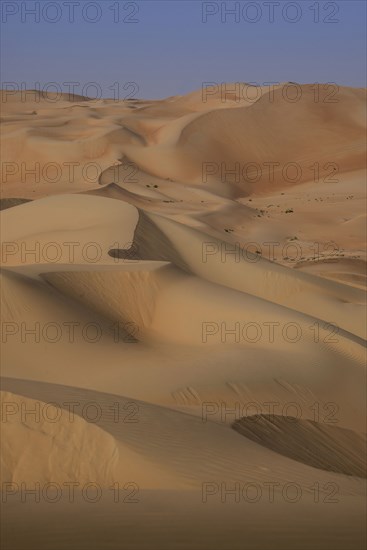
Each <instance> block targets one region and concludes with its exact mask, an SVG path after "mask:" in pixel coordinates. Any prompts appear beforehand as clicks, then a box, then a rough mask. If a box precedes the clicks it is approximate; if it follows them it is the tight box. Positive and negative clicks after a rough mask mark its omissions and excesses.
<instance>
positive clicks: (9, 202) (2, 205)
mask: <svg viewBox="0 0 367 550" xmlns="http://www.w3.org/2000/svg"><path fill="white" fill-rule="evenodd" d="M26 202H30V200H29V199H17V198H15V197H14V198H11V199H0V210H6V209H7V208H13V207H14V206H18V205H19V204H25V203H26Z"/></svg>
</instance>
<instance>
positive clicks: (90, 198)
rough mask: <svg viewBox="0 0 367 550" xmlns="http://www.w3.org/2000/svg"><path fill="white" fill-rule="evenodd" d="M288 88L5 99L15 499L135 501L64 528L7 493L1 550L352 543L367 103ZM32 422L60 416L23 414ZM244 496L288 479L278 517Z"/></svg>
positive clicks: (7, 431)
mask: <svg viewBox="0 0 367 550" xmlns="http://www.w3.org/2000/svg"><path fill="white" fill-rule="evenodd" d="M244 90H245V91H246V92H248V94H249V95H247V96H244ZM287 90H288V91H289V83H283V84H281V85H279V86H277V87H275V89H274V90H272V92H269V89H267V88H261V89H259V90H258V91H257V93H258V95H257V96H256V97H255V96H254V95H251V94H253V93H254V92H255V90H253V89H251V87H249V86H248V85H246V84H245V83H243V84H242V85H241V86H240V87H239V88H238V87H236V86H234V85H233V84H232V85H231V84H228V85H227V86H226V87H225V88H224V89H223V88H222V87H220V86H219V87H209V88H208V89H207V90H204V92H203V90H198V91H194V92H192V93H190V94H188V95H186V96H174V97H170V98H167V99H164V100H159V101H149V100H134V101H114V100H112V99H103V100H98V101H95V100H91V99H89V98H85V97H82V96H69V95H68V94H65V95H63V96H62V97H59V98H56V97H53V96H51V95H47V94H46V95H45V94H39V93H33V92H32V93H29V94H27V97H26V99H25V98H24V96H22V95H21V94H14V95H9V96H8V98H7V101H6V102H5V108H4V110H3V114H2V122H3V124H2V136H1V139H2V143H3V144H4V148H3V149H4V151H3V170H2V177H3V180H2V184H1V190H2V202H1V209H2V212H1V229H2V268H3V269H2V274H1V322H2V342H3V354H2V359H3V360H2V392H3V393H2V405H3V406H2V414H3V420H4V415H5V420H4V421H3V426H4V432H3V435H4V438H5V440H6V443H5V445H3V449H2V472H1V475H2V481H3V482H10V483H12V482H13V483H17V484H18V485H19V486H20V485H21V483H22V482H23V481H24V482H26V483H27V484H32V483H36V482H39V483H42V484H45V483H49V482H58V483H60V484H62V483H63V482H65V481H66V482H68V481H78V482H80V483H88V482H89V481H92V482H95V483H98V484H99V486H100V488H101V491H102V494H103V497H106V496H107V497H108V495H111V494H112V493H111V485H113V484H114V483H117V484H119V486H120V487H124V486H125V484H129V483H130V484H133V485H132V486H133V488H134V491H135V490H136V491H137V493H139V496H140V497H141V500H139V504H137V503H135V504H133V506H130V507H128V508H129V509H128V510H127V509H126V510H125V511H124V513H121V509H119V508H118V507H115V508H113V505H112V504H111V502H109V503H108V502H107V501H106V498H105V500H103V499H102V500H103V501H101V502H98V505H96V507H95V508H93V510H92V511H91V510H89V511H88V509H87V508H86V503H85V501H83V498H82V494H81V493H80V492H78V491H79V489H78V491H77V496H78V499H79V501H78V504H76V507H75V509H74V510H77V513H75V512H73V513H72V514H71V513H70V508H68V506H67V503H65V502H64V499H61V500H60V502H58V503H57V504H52V505H51V504H49V503H47V502H42V503H41V504H40V506H39V507H38V508H37V507H34V506H32V504H31V503H28V502H27V504H25V505H24V506H23V508H22V505H23V504H24V503H22V502H21V494H20V493H19V491H18V492H17V491H16V492H15V494H14V495H13V497H12V502H10V501H9V502H7V503H6V506H5V508H6V509H7V510H8V512H7V513H8V516H9V518H10V522H9V527H8V529H7V532H6V533H7V534H6V536H7V537H8V541H11V542H10V546H9V548H14V549H15V548H17V549H18V548H20V547H21V546H22V544H23V542H24V536H23V538H22V534H20V533H18V532H17V529H14V527H13V526H14V525H16V522H17V521H18V520H19V518H21V520H22V522H23V523H24V525H28V523H27V521H28V520H27V519H26V518H25V517H24V515H25V512H27V513H28V514H30V516H29V517H33V518H34V521H33V523H32V522H31V525H33V526H34V529H33V530H32V529H31V528H30V533H31V535H30V537H29V540H28V543H27V548H30V549H31V548H32V549H33V548H35V549H36V548H37V550H39V549H40V548H47V549H48V550H49V549H51V548H55V550H56V548H57V550H61V549H64V548H66V547H70V545H71V546H72V547H78V548H96V549H97V548H98V549H99V548H104V549H105V548H116V543H115V542H114V541H115V540H116V537H120V538H121V536H122V535H121V532H122V531H123V533H124V537H125V538H126V540H125V543H126V544H125V548H128V549H131V550H132V549H134V548H136V549H138V550H143V549H145V548H146V549H148V548H149V549H150V550H151V549H153V548H157V549H158V548H159V550H162V549H164V548H167V549H168V548H169V550H171V549H174V548H177V549H178V548H185V549H186V548H192V549H194V548H195V549H196V548H197V549H203V550H208V548H209V547H210V548H211V549H212V550H216V549H217V550H227V549H228V548H231V549H232V548H233V549H234V550H235V549H237V548H238V549H240V548H241V550H242V549H246V550H252V549H253V550H264V548H269V549H270V548H271V549H272V550H276V549H278V548H279V549H282V550H283V549H285V548H289V549H290V548H292V549H299V550H309V549H310V548H317V549H320V550H321V549H328V548H331V547H333V548H336V549H338V548H339V549H340V550H346V548H347V547H348V550H349V548H350V549H351V550H353V549H358V550H359V549H360V548H361V547H362V545H363V535H362V531H363V511H364V504H363V495H364V494H365V488H366V486H365V480H364V479H363V478H364V477H365V469H364V462H363V452H364V446H365V435H364V434H365V433H366V421H365V418H366V399H365V384H366V372H365V359H366V349H365V336H366V322H365V319H366V308H365V285H366V264H365V259H366V249H365V243H364V242H363V229H364V226H365V221H366V213H365V190H364V180H365V125H364V120H365V118H364V108H365V107H364V103H365V90H362V89H352V88H346V87H340V88H339V91H338V94H337V101H334V102H332V101H316V100H315V89H314V87H313V86H311V85H302V86H299V90H301V97H300V98H299V99H298V100H297V101H291V100H289V98H288V99H287V95H286V94H287V93H288V91H287ZM293 91H294V90H293ZM289 93H290V92H289ZM70 163H72V166H73V169H72V170H71V164H70ZM269 163H270V164H269ZM272 163H273V164H272ZM274 163H276V164H274ZM269 165H272V166H273V168H274V171H273V172H271V173H270V172H269ZM288 165H290V170H289V172H287V170H285V167H287V166H288ZM295 169H296V170H297V171H298V172H297V174H296V176H297V177H295V176H294V172H292V170H295ZM71 402H72V403H74V404H75V410H74V412H75V414H74V415H73V421H72V422H71V421H70V415H69V411H68V406H69V405H70V403H71ZM37 407H39V408H40V411H45V410H46V408H47V410H48V411H49V413H50V415H51V416H52V415H57V416H58V417H59V420H58V421H57V422H56V423H55V422H54V423H52V422H50V421H48V419H47V418H44V417H43V418H42V419H41V421H37V420H35V418H34V417H32V416H27V415H26V416H25V417H23V416H22V413H23V409H25V410H28V409H32V408H33V409H36V410H37ZM88 407H89V410H90V411H92V410H94V412H95V411H96V410H97V413H98V414H97V417H93V414H92V413H91V414H92V417H91V416H90V415H88V414H86V410H88ZM93 407H94V408H93ZM116 411H117V414H118V417H117V419H116ZM99 413H100V414H99ZM271 413H273V414H272V415H271ZM254 415H255V419H256V421H254ZM130 420H132V421H130ZM91 424H92V425H91ZM233 428H234V429H233ZM249 483H250V484H251V483H252V484H257V485H258V486H260V487H261V489H262V490H263V491H264V493H263V494H265V488H266V487H267V484H269V483H275V484H276V487H275V489H274V491H275V492H274V495H275V496H276V497H277V498H279V502H278V503H277V505H276V506H274V504H273V502H271V501H270V500H269V495H268V493H266V495H267V496H266V498H265V497H264V498H261V499H260V501H259V502H257V503H256V507H255V504H253V503H251V502H249V501H246V502H243V500H244V499H243V492H242V493H241V494H242V497H239V498H240V500H241V503H240V504H238V503H237V500H236V499H237V496H238V495H237V493H236V491H237V488H236V487H237V485H236V484H238V486H240V487H241V488H243V486H245V485H246V484H249ZM289 484H290V485H292V484H293V488H294V485H296V486H299V487H300V488H301V490H302V495H303V496H302V499H300V500H299V501H297V503H295V502H292V501H291V500H289V499H288V500H287V498H286V497H285V496H284V487H287V486H288V485H289ZM315 486H317V487H318V491H319V492H318V498H319V500H318V501H317V503H316V501H315V493H314V491H315ZM223 487H225V492H224V496H223ZM233 487H235V494H234V496H233V494H232V497H233V498H232V497H230V496H228V495H229V492H228V494H227V493H226V491H227V490H228V491H229V490H230V488H232V490H233ZM330 487H331V488H332V489H333V491H334V492H333V495H334V496H335V495H337V498H338V500H337V502H338V506H332V505H331V504H327V502H329V501H328V499H329V498H330ZM241 490H242V489H241ZM292 494H293V493H292ZM230 498H232V500H229V499H230ZM205 499H206V500H205ZM333 502H334V501H333ZM224 504H228V506H224ZM237 505H238V506H237ZM52 506H55V508H53V509H52ZM134 506H135V508H134ZM236 506H237V507H236ZM221 507H222V508H221ZM36 508H37V509H36ZM53 510H55V512H53ZM97 510H98V514H99V517H102V518H104V520H105V522H107V523H108V525H109V526H110V531H109V532H110V533H111V538H110V539H108V540H107V539H105V538H103V536H102V531H101V523H99V522H98V521H97V519H96V517H97V516H96V514H97ZM40 514H41V515H42V516H43V517H45V518H48V519H47V524H48V525H49V529H48V530H46V531H47V532H45V533H43V536H41V534H40V521H39V517H40ZM244 517H245V518H250V519H249V521H248V522H244ZM75 518H78V522H79V523H78V533H80V534H79V535H78V536H77V537H76V539H73V538H72V537H73V536H74V535H73V533H74V532H75V529H76V527H75V521H76V519H75ZM90 518H94V520H93V519H92V520H90ZM167 518H169V519H167ZM213 518H214V521H213ZM91 522H92V523H93V525H92V526H90V523H91ZM216 524H217V525H216ZM264 524H265V525H266V529H264V528H263V527H264ZM88 525H89V531H88V529H87V526H88ZM310 525H312V526H313V528H312V529H310ZM167 529H168V530H169V537H168V538H167ZM190 529H193V530H194V531H195V532H196V533H197V539H196V542H197V544H196V543H195V544H196V546H195V545H193V542H192V539H190V540H189V538H188V535H187V533H188V531H190ZM144 530H145V532H146V533H149V536H148V538H147V539H143V532H144ZM55 532H56V533H57V534H58V535H59V538H58V539H57V540H58V541H59V543H57V544H56V543H55V537H53V534H54V533H55ZM91 533H94V536H91ZM185 533H186V534H185ZM102 539H103V544H102V542H101V541H102ZM148 539H149V540H148ZM75 541H76V542H75ZM179 541H181V542H179ZM74 542H75V544H74ZM168 542H169V544H168ZM73 544H74V546H73ZM208 544H209V546H208ZM346 545H347V546H346ZM23 546H24V545H23Z"/></svg>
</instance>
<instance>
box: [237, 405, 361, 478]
mask: <svg viewBox="0 0 367 550" xmlns="http://www.w3.org/2000/svg"><path fill="white" fill-rule="evenodd" d="M232 428H233V429H234V430H235V431H236V432H238V433H240V434H241V435H243V436H245V437H247V438H248V439H250V440H251V441H254V442H256V443H258V444H260V445H263V446H264V447H266V448H267V449H271V450H272V451H274V452H276V453H280V454H281V455H283V456H287V457H288V458H292V459H293V460H296V461H298V462H302V463H303V464H307V465H309V466H312V467H314V468H319V469H321V470H327V471H329V472H336V473H339V474H346V475H349V476H358V477H363V478H366V477H367V469H366V458H365V456H366V435H365V434H361V433H358V432H354V431H352V430H348V429H345V428H339V427H338V426H331V425H327V424H324V425H323V424H321V423H318V422H314V421H313V420H299V419H297V418H294V417H291V416H279V415H271V414H269V415H267V414H263V415H254V416H248V417H244V418H241V419H240V420H237V421H236V422H234V424H233V425H232Z"/></svg>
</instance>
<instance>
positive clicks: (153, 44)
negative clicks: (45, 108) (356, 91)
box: [1, 0, 366, 98]
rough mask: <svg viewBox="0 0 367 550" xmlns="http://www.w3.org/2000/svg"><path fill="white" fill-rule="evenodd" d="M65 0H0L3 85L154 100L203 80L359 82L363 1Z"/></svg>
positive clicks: (196, 85)
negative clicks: (203, 0) (13, 84)
mask: <svg viewBox="0 0 367 550" xmlns="http://www.w3.org/2000/svg"><path fill="white" fill-rule="evenodd" d="M72 3H73V2H71V1H67V0H65V1H64V0H57V1H53V2H51V1H47V0H42V1H38V2H37V1H27V2H23V1H7V0H2V2H1V4H2V31H3V32H2V40H1V42H2V56H1V65H2V78H1V80H2V85H3V86H4V83H5V82H15V83H17V85H19V86H21V83H22V82H24V83H25V86H26V87H27V88H35V87H37V84H36V83H37V82H39V83H40V86H41V88H42V87H44V86H46V87H47V86H49V83H51V82H54V83H55V85H54V86H55V89H59V88H61V89H63V90H64V91H67V90H68V85H66V86H65V83H67V82H75V83H78V84H75V85H74V91H75V92H76V93H82V91H83V89H84V92H85V91H86V90H87V91H88V92H89V94H88V95H91V96H95V95H98V94H100V93H101V94H102V96H103V97H113V95H114V93H115V94H118V95H119V97H121V98H123V97H124V96H128V95H130V96H131V97H142V98H160V97H167V96H170V95H176V94H184V93H187V92H189V91H192V90H194V89H198V88H200V87H201V86H202V83H203V82H218V83H221V82H239V81H245V82H252V83H257V84H263V83H266V82H281V81H296V82H300V83H305V82H312V83H313V82H336V83H338V84H341V85H350V86H365V85H366V68H365V67H366V53H365V52H366V32H365V22H366V3H365V2H364V1H363V0H361V1H359V0H347V1H336V2H328V1H325V2H324V1H316V2H315V1H308V0H299V1H298V2H288V1H282V0H278V1H273V2H272V1H270V3H269V2H267V1H266V0H264V1H262V0H258V1H253V2H247V1H243V2H235V1H229V0H228V1H227V2H221V1H220V2H201V1H199V0H192V1H191V0H184V1H181V0H166V1H155V0H146V1H136V2H128V1H114V0H103V1H99V2H89V1H84V0H79V1H77V0H75V1H74V7H72V6H71V4H72ZM72 9H73V10H74V20H73V21H72V20H71V15H72ZM272 9H274V12H273V14H274V16H273V20H272V18H271V10H272ZM32 10H33V11H35V14H32V13H31V11H32ZM230 10H234V11H235V13H233V14H230V13H229V11H230ZM36 17H39V20H36ZM93 20H95V22H93ZM133 21H135V22H133ZM292 21H293V22H292ZM91 82H94V83H96V84H95V85H94V86H93V85H90V86H88V83H91ZM130 83H135V84H130ZM56 86H57V88H56ZM69 86H70V85H69ZM110 87H113V89H114V90H115V92H113V90H112V89H110ZM47 89H49V90H50V91H51V90H52V87H47Z"/></svg>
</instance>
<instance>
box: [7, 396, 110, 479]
mask: <svg viewBox="0 0 367 550" xmlns="http://www.w3.org/2000/svg"><path fill="white" fill-rule="evenodd" d="M0 400H1V409H2V425H1V431H2V436H3V444H2V446H1V482H2V483H4V482H13V483H27V482H32V481H34V480H36V481H38V482H39V483H47V482H51V481H52V482H54V483H55V482H66V481H77V482H79V483H86V482H88V481H89V480H91V479H93V480H94V481H97V482H99V483H101V484H106V485H107V484H109V483H113V481H114V480H115V478H116V473H115V470H116V465H117V463H118V460H119V458H118V457H119V450H118V447H117V444H116V441H115V439H114V438H113V437H112V436H111V435H110V434H108V433H107V432H105V431H104V430H101V429H100V428H99V427H98V426H96V425H93V424H91V423H89V422H87V421H86V420H84V419H83V418H81V417H80V416H76V415H72V416H71V415H70V413H69V412H66V411H65V410H63V409H60V408H57V407H55V406H54V405H53V404H52V403H48V404H47V405H46V403H44V402H40V401H35V400H34V399H31V398H27V397H23V396H20V395H17V394H14V393H11V392H7V391H5V392H4V391H1V392H0ZM30 411H32V412H30Z"/></svg>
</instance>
